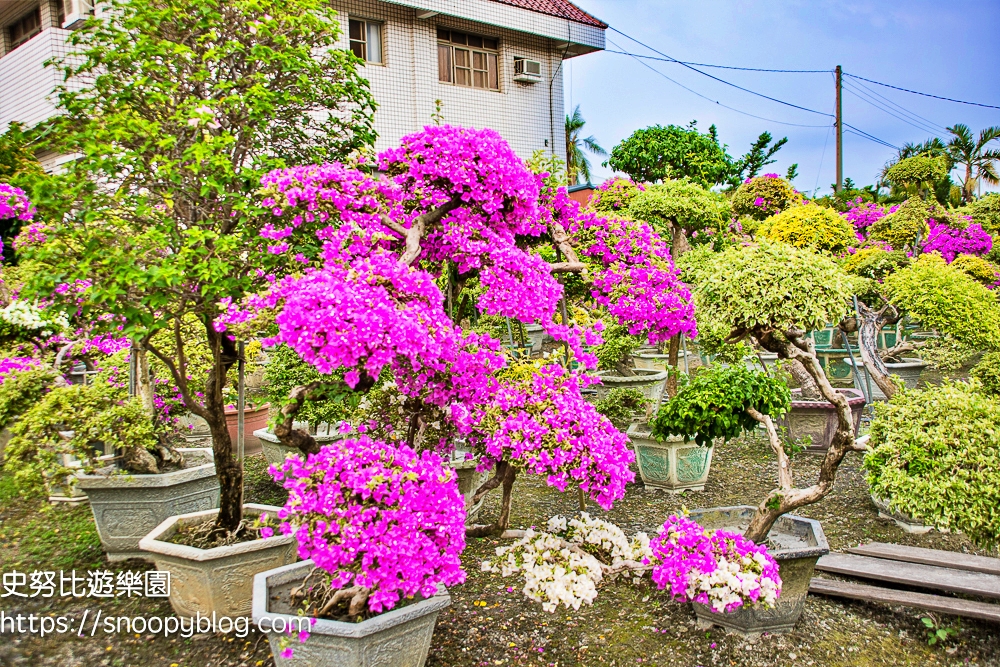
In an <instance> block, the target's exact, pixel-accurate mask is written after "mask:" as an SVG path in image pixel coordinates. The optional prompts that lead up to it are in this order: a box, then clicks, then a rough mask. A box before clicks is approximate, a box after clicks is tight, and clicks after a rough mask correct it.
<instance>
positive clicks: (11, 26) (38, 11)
mask: <svg viewBox="0 0 1000 667" xmlns="http://www.w3.org/2000/svg"><path fill="white" fill-rule="evenodd" d="M29 18H36V19H37V25H36V28H35V30H34V31H33V32H31V33H30V34H28V33H25V35H27V36H22V37H20V38H19V39H17V40H15V39H14V30H15V29H16V28H20V27H21V26H22V24H23V23H24V22H25V21H26V20H27V19H29ZM4 32H5V33H6V37H7V43H8V45H9V47H8V49H7V51H8V52H10V51H13V50H14V49H16V48H17V47H19V46H24V45H25V44H27V43H28V42H30V41H31V40H32V39H33V38H35V37H37V36H38V35H40V34H42V6H41V4H38V5H35V7H34V8H33V9H29V10H28V11H26V12H25V13H23V14H21V15H20V16H19V17H18V18H17V19H15V20H13V21H11V22H10V23H8V24H7V25H5V26H4Z"/></svg>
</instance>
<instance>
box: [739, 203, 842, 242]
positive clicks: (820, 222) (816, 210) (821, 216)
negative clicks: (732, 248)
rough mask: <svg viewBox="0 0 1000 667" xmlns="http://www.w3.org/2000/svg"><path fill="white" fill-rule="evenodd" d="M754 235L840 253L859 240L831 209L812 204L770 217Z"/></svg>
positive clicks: (795, 207)
mask: <svg viewBox="0 0 1000 667" xmlns="http://www.w3.org/2000/svg"><path fill="white" fill-rule="evenodd" d="M757 235H758V236H765V237H767V238H769V239H771V240H772V241H780V242H781V243H787V244H789V245H793V246H795V247H796V248H814V249H816V250H822V251H826V252H841V251H843V250H845V249H846V248H848V247H849V246H852V245H854V244H856V243H857V240H858V239H857V236H855V234H854V227H853V226H852V225H851V223H849V222H848V221H847V220H846V219H845V218H843V217H842V216H840V215H838V214H837V212H836V211H834V210H833V209H830V208H823V207H822V206H816V205H815V204H806V205H804V206H793V207H791V208H789V209H787V210H785V211H782V212H781V213H778V214H777V215H773V216H771V217H770V218H768V219H767V220H765V221H764V222H762V223H761V224H760V227H758V228H757Z"/></svg>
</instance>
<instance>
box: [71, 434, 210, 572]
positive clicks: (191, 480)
mask: <svg viewBox="0 0 1000 667" xmlns="http://www.w3.org/2000/svg"><path fill="white" fill-rule="evenodd" d="M178 451H180V452H181V453H183V454H184V458H185V459H186V461H187V466H188V467H186V468H184V469H183V470H177V471H175V472H168V473H164V474H162V475H128V474H123V475H108V476H102V475H84V474H79V475H77V487H78V488H79V489H80V490H81V491H83V492H84V493H86V494H87V497H88V498H90V508H91V510H93V512H94V522H95V523H96V524H97V532H98V534H100V536H101V546H103V547H104V551H105V552H106V553H107V554H108V560H110V561H112V562H115V561H121V560H126V559H128V558H145V557H146V556H147V555H148V554H146V553H145V552H143V551H140V549H139V540H141V539H142V538H143V537H145V536H146V535H147V534H148V533H149V531H151V530H153V529H154V528H156V527H157V526H158V525H160V524H161V523H163V521H165V520H166V519H167V518H168V517H172V516H177V515H179V514H187V513H189V512H199V511H202V510H209V509H213V508H216V507H218V506H219V481H218V480H217V479H216V478H215V462H214V460H213V458H212V450H211V449H180V450H178Z"/></svg>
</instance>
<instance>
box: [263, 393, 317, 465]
mask: <svg viewBox="0 0 1000 667" xmlns="http://www.w3.org/2000/svg"><path fill="white" fill-rule="evenodd" d="M321 384H322V383H321V382H320V381H319V380H317V381H315V382H310V383H309V384H307V385H299V386H298V387H295V388H294V389H292V390H291V391H290V392H289V393H288V402H287V403H285V404H284V405H283V406H281V412H280V413H279V415H280V417H279V418H278V420H277V421H276V423H275V425H274V435H275V437H277V438H278V440H280V441H281V444H283V445H285V446H286V447H296V448H297V449H299V450H300V451H301V452H302V453H303V454H306V455H309V454H318V453H319V450H320V446H319V443H318V442H316V439H315V438H314V437H312V435H310V434H309V433H308V432H307V431H303V430H302V429H297V428H295V427H294V424H295V415H296V414H297V413H298V411H299V410H300V409H301V408H302V404H303V403H305V402H306V400H307V399H308V398H310V394H312V392H314V391H316V389H317V388H318V387H319V386H320V385H321Z"/></svg>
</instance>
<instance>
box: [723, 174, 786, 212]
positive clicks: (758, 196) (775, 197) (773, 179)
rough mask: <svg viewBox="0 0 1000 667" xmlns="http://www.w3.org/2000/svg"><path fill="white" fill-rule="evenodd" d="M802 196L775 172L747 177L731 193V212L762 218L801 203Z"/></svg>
mask: <svg viewBox="0 0 1000 667" xmlns="http://www.w3.org/2000/svg"><path fill="white" fill-rule="evenodd" d="M803 199H804V198H803V196H802V194H801V193H799V192H798V191H797V190H796V189H795V188H793V187H792V184H791V183H789V182H788V181H786V180H785V179H783V178H781V177H780V176H778V175H777V174H765V175H763V176H758V177H757V178H748V179H747V180H745V181H744V182H743V184H742V185H740V187H738V188H736V192H734V193H733V198H732V200H731V202H730V203H731V205H732V207H733V213H734V214H735V215H737V216H740V217H744V216H746V217H748V218H752V219H754V220H764V219H765V218H769V217H771V216H772V215H774V214H775V213H780V212H782V211H784V210H785V209H787V208H789V207H790V206H795V205H796V204H801V203H802V202H803Z"/></svg>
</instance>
